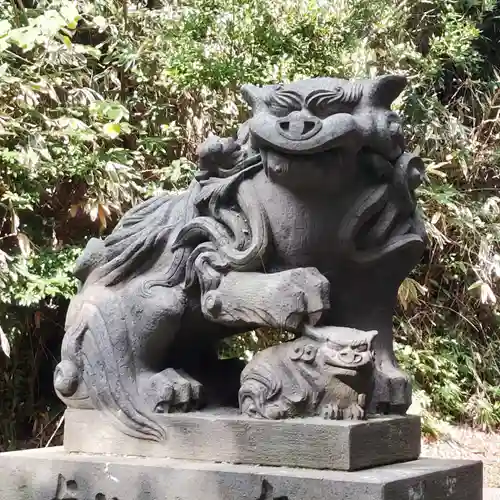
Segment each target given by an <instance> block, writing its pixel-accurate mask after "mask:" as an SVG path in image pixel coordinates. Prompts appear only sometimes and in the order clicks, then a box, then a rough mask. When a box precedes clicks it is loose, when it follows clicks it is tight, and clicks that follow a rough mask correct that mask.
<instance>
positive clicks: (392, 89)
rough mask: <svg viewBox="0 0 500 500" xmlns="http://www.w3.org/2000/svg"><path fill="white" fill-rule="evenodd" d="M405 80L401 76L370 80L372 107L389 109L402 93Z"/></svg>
mask: <svg viewBox="0 0 500 500" xmlns="http://www.w3.org/2000/svg"><path fill="white" fill-rule="evenodd" d="M407 82H408V81H407V79H406V77H405V76H402V75H383V76H379V77H378V78H375V80H372V88H371V92H370V100H371V101H372V104H373V105H374V106H381V107H383V108H387V109H391V104H392V103H393V102H394V101H395V100H396V99H397V97H398V96H399V95H400V94H401V92H403V90H404V88H405V87H406V84H407Z"/></svg>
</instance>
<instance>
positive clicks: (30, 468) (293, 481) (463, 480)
mask: <svg viewBox="0 0 500 500" xmlns="http://www.w3.org/2000/svg"><path fill="white" fill-rule="evenodd" d="M0 470H1V471H2V473H1V475H2V477H1V480H0V498H1V499H2V500H63V499H65V500H200V499H203V500H481V498H482V464H481V462H470V461H447V460H446V461H445V460H433V459H420V460H418V461H415V462H407V463H404V464H396V465H388V466H385V467H379V468H376V469H371V470H369V471H358V472H339V471H315V470H306V469H287V468H284V467H280V468H278V467H256V466H248V465H231V464H215V463H208V462H198V463H196V462H188V461H179V460H171V459H165V458H163V459H159V458H131V457H110V456H105V455H93V456H90V455H75V454H68V453H65V452H64V451H63V450H62V449H61V448H49V449H41V450H25V451H19V452H11V453H3V454H0Z"/></svg>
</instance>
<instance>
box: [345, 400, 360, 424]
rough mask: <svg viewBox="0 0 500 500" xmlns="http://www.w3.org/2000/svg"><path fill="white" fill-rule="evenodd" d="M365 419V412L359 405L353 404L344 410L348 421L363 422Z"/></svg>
mask: <svg viewBox="0 0 500 500" xmlns="http://www.w3.org/2000/svg"><path fill="white" fill-rule="evenodd" d="M364 418H365V410H363V408H361V406H360V405H359V404H357V403H352V404H351V405H350V406H348V407H347V408H346V409H345V410H344V419H346V420H363V419H364Z"/></svg>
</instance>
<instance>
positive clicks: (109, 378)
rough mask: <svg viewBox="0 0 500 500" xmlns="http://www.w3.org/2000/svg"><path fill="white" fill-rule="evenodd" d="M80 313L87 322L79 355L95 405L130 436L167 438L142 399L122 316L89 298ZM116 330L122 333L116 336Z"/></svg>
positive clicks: (79, 361) (84, 379)
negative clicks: (104, 310) (92, 301)
mask: <svg viewBox="0 0 500 500" xmlns="http://www.w3.org/2000/svg"><path fill="white" fill-rule="evenodd" d="M79 314H80V315H81V317H83V318H85V320H86V324H85V332H84V334H83V336H82V338H81V345H80V348H79V352H78V353H77V354H76V358H77V360H78V365H79V366H80V369H81V373H82V378H83V381H84V382H85V385H86V386H87V389H88V392H89V396H90V399H91V400H92V403H93V404H94V406H95V407H96V408H97V409H99V410H101V411H103V412H105V413H106V414H107V415H108V416H109V417H111V418H112V419H113V420H114V422H115V423H116V424H117V425H118V427H119V428H120V430H121V431H122V432H123V433H125V434H127V435H129V436H132V437H136V438H139V439H148V440H153V441H161V440H163V439H165V438H166V434H165V430H164V429H163V428H162V426H161V425H160V424H159V423H158V422H157V421H156V420H155V419H154V415H153V414H152V413H149V412H148V410H147V409H146V406H145V404H144V403H143V402H142V401H141V400H140V396H139V394H138V391H137V381H136V374H135V367H134V360H133V359H132V351H131V348H130V345H129V341H128V335H127V333H128V329H127V325H126V322H125V320H124V318H123V315H121V314H116V315H114V314H110V315H106V317H105V316H104V315H103V312H102V311H101V310H100V309H99V307H98V306H97V305H96V304H93V303H91V302H87V301H85V302H84V303H83V305H82V307H81V309H80V311H79ZM113 332H119V333H118V335H116V334H115V335H113ZM68 333H70V332H68ZM68 333H67V334H68ZM111 337H113V338H111Z"/></svg>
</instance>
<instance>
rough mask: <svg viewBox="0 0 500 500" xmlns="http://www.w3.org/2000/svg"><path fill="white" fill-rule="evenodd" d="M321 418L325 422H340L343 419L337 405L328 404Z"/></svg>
mask: <svg viewBox="0 0 500 500" xmlns="http://www.w3.org/2000/svg"><path fill="white" fill-rule="evenodd" d="M321 416H322V417H323V418H324V419H325V420H340V419H342V416H343V415H342V410H341V409H340V408H339V407H338V405H336V404H327V405H325V406H323V408H322V409H321Z"/></svg>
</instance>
